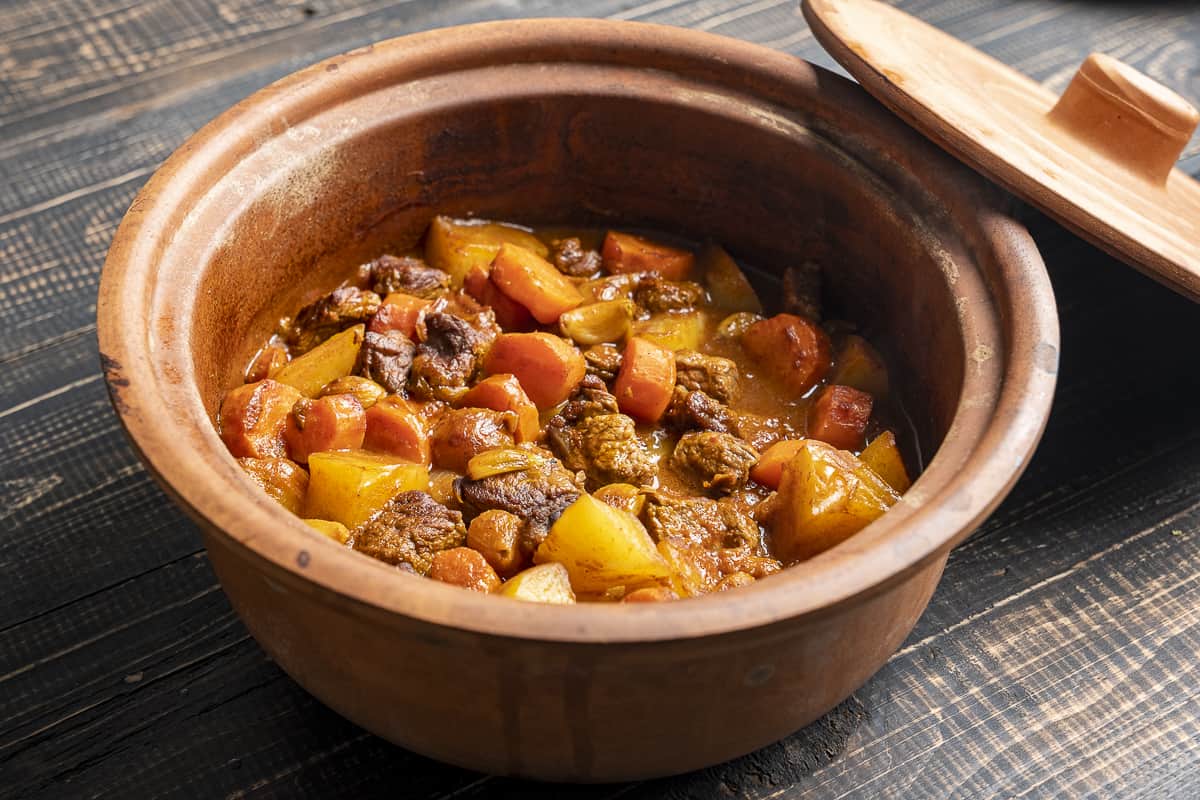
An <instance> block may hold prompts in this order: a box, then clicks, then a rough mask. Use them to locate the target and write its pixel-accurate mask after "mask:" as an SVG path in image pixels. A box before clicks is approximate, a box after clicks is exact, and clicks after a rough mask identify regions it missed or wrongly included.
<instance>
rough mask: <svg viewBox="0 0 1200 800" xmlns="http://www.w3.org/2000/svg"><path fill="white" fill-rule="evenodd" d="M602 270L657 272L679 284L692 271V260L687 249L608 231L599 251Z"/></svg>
mask: <svg viewBox="0 0 1200 800" xmlns="http://www.w3.org/2000/svg"><path fill="white" fill-rule="evenodd" d="M600 258H601V260H602V261H603V263H604V271H605V272H608V273H610V274H616V273H620V272H657V273H658V274H659V275H662V276H663V277H664V278H667V279H668V280H672V281H682V280H684V279H686V278H687V277H688V275H690V274H691V272H692V265H693V264H694V263H695V261H696V257H695V256H694V255H692V254H691V253H689V252H688V251H687V250H680V249H679V248H678V247H670V246H668V245H665V244H658V243H657V242H652V241H650V240H649V239H643V238H642V237H641V236H634V235H633V234H631V233H617V232H616V231H609V232H608V235H607V236H605V237H604V246H603V247H602V248H601V249H600Z"/></svg>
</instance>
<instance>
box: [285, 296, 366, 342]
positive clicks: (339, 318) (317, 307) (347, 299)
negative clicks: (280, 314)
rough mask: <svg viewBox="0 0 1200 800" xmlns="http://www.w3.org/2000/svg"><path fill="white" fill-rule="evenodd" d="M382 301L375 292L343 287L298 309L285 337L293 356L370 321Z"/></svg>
mask: <svg viewBox="0 0 1200 800" xmlns="http://www.w3.org/2000/svg"><path fill="white" fill-rule="evenodd" d="M381 302H383V301H382V300H380V299H379V295H377V294H375V293H374V292H368V291H364V290H362V289H357V288H355V287H353V286H342V287H341V288H338V289H334V290H333V291H332V292H330V293H329V294H327V295H325V296H324V297H322V298H321V299H319V300H316V301H314V302H312V303H309V304H308V305H306V306H305V307H304V308H302V309H300V313H298V314H297V315H296V318H295V319H294V320H292V322H291V323H290V324H289V325H288V326H287V328H286V330H285V331H284V338H285V339H286V340H287V343H288V345H290V347H291V352H292V355H293V356H298V355H300V354H301V353H306V352H308V351H309V350H312V349H313V348H314V347H316V346H317V345H319V344H320V343H321V342H323V341H325V340H326V339H328V338H329V337H330V336H333V335H334V334H335V333H337V332H338V331H340V330H342V329H343V328H349V327H350V326H351V325H357V324H358V323H360V322H366V321H367V320H369V319H370V318H371V317H372V316H373V315H374V314H375V312H376V311H378V310H379V304H380V303H381Z"/></svg>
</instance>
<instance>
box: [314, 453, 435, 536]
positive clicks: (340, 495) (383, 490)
mask: <svg viewBox="0 0 1200 800" xmlns="http://www.w3.org/2000/svg"><path fill="white" fill-rule="evenodd" d="M308 472H309V478H308V497H307V499H306V502H305V506H304V516H305V517H306V518H309V519H324V520H332V521H334V522H340V523H342V524H343V525H345V526H346V527H347V528H354V527H356V526H358V525H360V524H361V523H362V522H364V521H365V520H366V519H367V518H368V517H370V516H371V515H372V514H374V513H375V512H376V511H378V510H379V509H380V508H381V507H382V506H383V505H384V504H385V503H386V502H387V501H389V500H391V499H392V498H393V497H395V496H396V495H397V494H399V493H400V492H407V491H410V490H413V489H420V490H422V491H425V490H427V489H428V488H429V473H428V472H427V471H426V468H425V467H424V466H423V465H421V464H412V463H409V462H407V461H397V460H396V459H395V457H394V456H386V455H379V454H376V453H366V452H363V451H361V450H340V451H326V452H323V453H313V454H312V455H311V456H309V458H308Z"/></svg>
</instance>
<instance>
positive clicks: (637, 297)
mask: <svg viewBox="0 0 1200 800" xmlns="http://www.w3.org/2000/svg"><path fill="white" fill-rule="evenodd" d="M705 297H706V293H705V291H704V287H703V286H701V285H700V284H698V283H692V282H691V281H669V280H666V279H665V278H660V277H658V276H657V275H648V276H646V277H644V278H642V279H641V280H640V281H638V287H637V289H636V290H634V293H633V301H634V302H635V303H637V304H638V305H639V306H641V307H642V308H644V309H646V310H647V311H650V312H656V311H683V310H686V309H691V308H695V307H696V306H698V305H700V304H701V303H703V302H704V300H705Z"/></svg>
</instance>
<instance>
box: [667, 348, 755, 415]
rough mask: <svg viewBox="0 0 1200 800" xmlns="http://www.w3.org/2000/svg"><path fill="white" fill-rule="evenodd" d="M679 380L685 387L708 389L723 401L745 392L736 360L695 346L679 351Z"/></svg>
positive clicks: (698, 390) (677, 378)
mask: <svg viewBox="0 0 1200 800" xmlns="http://www.w3.org/2000/svg"><path fill="white" fill-rule="evenodd" d="M675 382H676V383H678V384H679V385H680V386H682V387H684V388H685V389H690V390H692V391H694V392H704V393H705V394H707V395H708V396H709V397H711V398H713V399H714V400H716V401H717V402H719V403H732V402H734V401H735V400H737V399H738V396H739V395H740V394H741V384H740V381H739V375H738V367H737V364H736V363H734V362H733V361H731V360H730V359H728V358H721V357H720V356H706V355H704V354H703V353H697V352H696V351H695V350H681V351H679V352H678V353H676V354H675Z"/></svg>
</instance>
